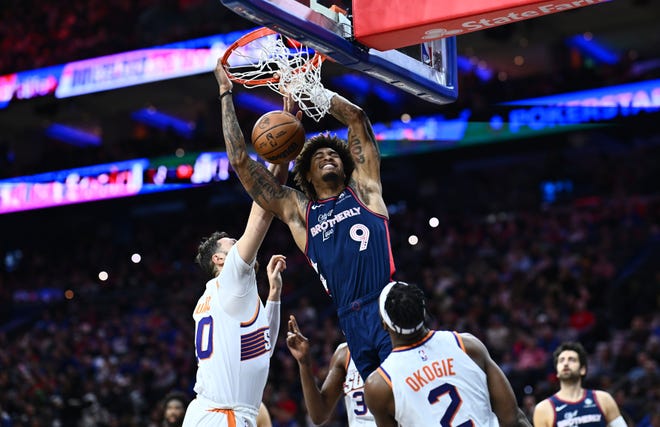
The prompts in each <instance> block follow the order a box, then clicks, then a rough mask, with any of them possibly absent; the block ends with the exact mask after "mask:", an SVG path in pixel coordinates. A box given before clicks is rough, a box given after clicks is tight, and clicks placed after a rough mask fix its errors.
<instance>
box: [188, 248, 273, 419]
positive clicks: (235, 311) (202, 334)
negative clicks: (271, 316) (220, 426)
mask: <svg viewBox="0 0 660 427" xmlns="http://www.w3.org/2000/svg"><path fill="white" fill-rule="evenodd" d="M193 318H194V319H195V351H196V354H197V380H196V382H195V388H194V389H195V392H196V393H197V395H198V397H197V399H196V400H197V401H193V402H194V405H193V404H191V406H190V408H189V410H190V409H193V410H194V411H195V412H199V414H197V415H195V414H190V416H189V414H188V411H187V412H186V422H184V425H206V424H207V422H206V421H204V420H202V418H203V414H204V413H206V414H213V413H217V414H218V416H223V414H224V413H227V410H229V411H230V412H234V413H235V414H230V415H231V417H232V418H233V417H236V419H240V420H242V419H246V421H242V422H241V423H240V424H239V426H241V427H242V426H243V425H254V424H253V423H254V421H253V419H254V418H256V415H257V411H258V408H259V404H260V402H261V399H262V396H263V391H264V387H265V385H266V380H267V378H268V368H269V366H270V349H271V343H270V332H269V328H268V319H267V318H266V314H265V310H264V307H263V305H262V303H261V300H260V299H259V295H258V291H257V285H256V277H255V271H254V263H253V264H252V265H248V264H246V263H245V261H243V260H242V259H241V257H240V255H239V254H238V250H237V248H236V245H234V246H232V248H231V249H230V251H229V253H228V254H227V258H226V259H225V264H224V266H223V268H222V271H221V272H220V274H219V275H218V277H216V278H215V279H212V280H209V281H208V283H207V284H206V291H205V292H204V294H203V295H202V297H201V298H200V299H199V301H198V302H197V306H196V307H195V311H194V313H193ZM192 420H196V421H192ZM209 421H210V423H212V422H211V420H209ZM216 422H217V421H216ZM230 424H231V423H230Z"/></svg>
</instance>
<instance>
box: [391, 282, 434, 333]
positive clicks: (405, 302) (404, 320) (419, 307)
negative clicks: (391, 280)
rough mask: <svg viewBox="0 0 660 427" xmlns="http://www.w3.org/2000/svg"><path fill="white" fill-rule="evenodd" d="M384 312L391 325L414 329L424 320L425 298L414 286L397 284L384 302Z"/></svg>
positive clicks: (422, 292)
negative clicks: (388, 317)
mask: <svg viewBox="0 0 660 427" xmlns="http://www.w3.org/2000/svg"><path fill="white" fill-rule="evenodd" d="M385 311H387V315H388V316H390V319H391V320H392V323H394V324H395V325H397V326H399V327H401V328H403V329H409V328H414V327H415V326H417V325H419V324H420V323H422V322H423V321H424V320H425V317H426V297H425V296H424V291H422V290H421V289H420V288H419V287H417V286H416V285H407V284H405V283H401V282H399V283H397V284H395V285H394V286H392V289H391V290H390V292H389V294H387V299H386V300H385Z"/></svg>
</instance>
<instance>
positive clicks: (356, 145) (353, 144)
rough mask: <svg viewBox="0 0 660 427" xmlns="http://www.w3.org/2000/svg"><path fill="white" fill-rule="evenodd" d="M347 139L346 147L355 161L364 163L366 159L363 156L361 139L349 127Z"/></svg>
mask: <svg viewBox="0 0 660 427" xmlns="http://www.w3.org/2000/svg"><path fill="white" fill-rule="evenodd" d="M348 141H349V142H348V148H349V149H350V150H351V154H352V155H353V158H354V159H355V163H361V164H362V163H364V162H365V161H366V160H365V158H364V151H363V150H362V140H360V138H359V137H358V136H357V135H355V134H354V133H353V132H352V131H351V130H350V129H349V132H348Z"/></svg>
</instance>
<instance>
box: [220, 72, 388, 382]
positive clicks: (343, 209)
mask: <svg viewBox="0 0 660 427" xmlns="http://www.w3.org/2000/svg"><path fill="white" fill-rule="evenodd" d="M215 76H216V79H217V81H218V86H219V91H220V98H221V102H222V129H223V133H224V137H225V144H226V146H227V155H228V157H229V160H230V162H231V165H232V167H233V168H234V170H235V171H236V173H237V174H238V177H239V178H240V180H241V182H242V183H243V186H244V187H245V189H246V190H247V192H248V193H249V194H250V196H251V197H252V199H253V200H254V201H255V202H257V203H258V204H259V205H260V206H262V207H263V208H264V209H266V210H268V211H270V212H273V213H274V214H275V215H276V216H277V217H278V218H279V219H281V220H282V221H283V222H285V223H286V224H287V225H288V227H289V229H290V230H291V234H292V235H293V239H294V240H295V242H296V244H297V245H298V248H300V250H301V251H303V252H304V253H305V255H306V256H307V258H308V260H309V262H310V264H311V265H312V267H313V268H314V269H315V270H316V272H317V273H318V274H319V276H320V279H321V283H322V284H323V286H324V287H325V289H326V291H327V292H328V293H329V294H330V296H331V297H332V299H333V302H334V304H335V307H336V309H337V314H338V317H339V323H340V326H341V328H342V330H343V332H344V335H345V336H346V341H347V342H348V346H349V347H350V349H351V354H352V355H353V359H354V360H355V364H356V366H357V368H358V370H359V371H360V374H361V375H362V377H363V378H366V377H367V376H368V375H369V373H370V372H371V371H373V370H374V369H375V368H376V367H377V366H378V365H379V364H380V361H381V360H383V359H384V358H385V357H386V356H387V355H388V354H389V352H390V350H391V343H390V340H389V337H388V336H387V333H385V331H383V330H382V328H380V324H379V321H378V304H377V299H378V295H379V294H380V291H381V289H383V287H385V285H387V283H389V281H390V280H391V278H392V275H393V274H394V261H393V259H392V251H391V247H390V241H389V230H388V213H387V206H386V205H385V202H384V200H383V196H382V186H381V182H380V153H379V151H378V146H377V145H376V140H375V137H374V133H373V130H372V128H371V123H370V122H369V119H368V118H367V116H366V115H365V113H364V111H363V110H362V109H361V108H360V107H358V106H356V105H354V104H352V103H351V102H349V101H348V100H346V99H345V98H344V97H342V96H339V95H337V94H335V93H330V95H331V106H330V113H331V114H332V115H333V116H334V117H336V118H337V119H338V120H339V121H341V122H342V123H343V124H344V125H346V126H348V144H346V143H345V142H344V141H342V140H340V139H338V138H336V137H331V136H329V135H319V136H317V137H314V138H312V139H310V140H309V141H307V142H306V143H305V146H304V147H303V149H302V152H301V153H300V155H299V156H298V158H297V159H296V165H295V168H294V174H295V180H296V183H297V184H298V185H299V186H300V187H301V189H302V191H303V192H300V191H298V190H294V189H292V188H290V187H286V186H284V185H280V184H279V183H278V182H277V180H275V179H274V177H273V175H272V174H271V173H269V172H268V171H267V170H266V168H264V167H263V165H261V164H260V163H258V162H256V161H254V160H252V159H251V158H250V156H249V155H248V152H247V150H246V147H245V140H244V138H243V133H242V132H241V129H240V126H239V125H238V122H237V120H236V112H235V111H234V105H233V103H232V100H231V90H232V87H233V84H232V82H231V81H230V80H229V79H228V77H227V74H226V72H225V70H224V68H223V67H222V62H221V61H220V60H218V64H217V66H216V69H215Z"/></svg>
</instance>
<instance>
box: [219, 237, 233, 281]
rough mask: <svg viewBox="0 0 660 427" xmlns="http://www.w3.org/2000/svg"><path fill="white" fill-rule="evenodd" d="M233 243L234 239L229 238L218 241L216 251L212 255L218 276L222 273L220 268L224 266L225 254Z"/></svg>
mask: <svg viewBox="0 0 660 427" xmlns="http://www.w3.org/2000/svg"><path fill="white" fill-rule="evenodd" d="M235 243H236V239H232V238H230V237H223V238H222V239H220V240H218V250H217V252H216V253H215V254H213V262H214V263H215V265H216V266H217V268H218V274H220V272H221V271H222V267H224V265H225V259H226V258H227V254H228V253H229V250H230V249H231V247H232V246H234V244H235Z"/></svg>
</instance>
